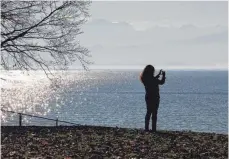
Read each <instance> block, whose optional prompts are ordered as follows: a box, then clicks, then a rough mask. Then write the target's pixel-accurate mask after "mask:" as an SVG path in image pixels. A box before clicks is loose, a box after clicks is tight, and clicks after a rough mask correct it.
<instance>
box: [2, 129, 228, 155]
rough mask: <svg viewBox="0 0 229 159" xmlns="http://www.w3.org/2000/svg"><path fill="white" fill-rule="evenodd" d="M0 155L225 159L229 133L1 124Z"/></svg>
mask: <svg viewBox="0 0 229 159" xmlns="http://www.w3.org/2000/svg"><path fill="white" fill-rule="evenodd" d="M1 157H2V158H36V159H38V158H55V159H58V158H66V159H70V158H91V159H92V158H93V159H96V158H153V159H157V158H165V159H169V158H189V159H190V158H206V159H209V158H228V136H227V135H221V134H213V133H196V132H175V131H174V132H171V131H170V132H166V131H159V132H158V133H155V134H152V133H148V132H144V131H143V130H139V129H119V128H108V127H92V126H78V127H21V128H20V127H4V126H2V127H1Z"/></svg>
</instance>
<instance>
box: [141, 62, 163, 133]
mask: <svg viewBox="0 0 229 159" xmlns="http://www.w3.org/2000/svg"><path fill="white" fill-rule="evenodd" d="M154 72H155V69H154V67H153V66H152V65H147V66H146V67H145V69H144V70H143V72H142V73H141V75H140V80H141V82H142V83H143V84H144V86H145V91H146V94H145V101H146V106H147V112H146V116H145V130H146V131H149V122H150V116H151V114H152V131H153V132H156V125H157V111H158V107H159V103H160V94H159V85H163V84H164V83H165V72H164V71H162V70H160V72H159V74H158V75H157V76H155V77H154ZM161 74H162V79H161V80H159V77H160V75H161Z"/></svg>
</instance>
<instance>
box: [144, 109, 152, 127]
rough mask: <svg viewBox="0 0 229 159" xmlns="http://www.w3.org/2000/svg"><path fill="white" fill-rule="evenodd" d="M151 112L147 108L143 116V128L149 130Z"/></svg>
mask: <svg viewBox="0 0 229 159" xmlns="http://www.w3.org/2000/svg"><path fill="white" fill-rule="evenodd" d="M151 114H152V112H151V111H150V110H149V109H148V108H147V112H146V116H145V130H146V131H148V130H149V122H150V116H151Z"/></svg>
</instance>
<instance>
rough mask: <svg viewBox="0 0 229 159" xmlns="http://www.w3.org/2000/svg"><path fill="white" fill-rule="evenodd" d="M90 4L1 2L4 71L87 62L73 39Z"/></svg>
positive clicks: (85, 64) (86, 55)
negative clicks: (77, 61)
mask: <svg viewBox="0 0 229 159" xmlns="http://www.w3.org/2000/svg"><path fill="white" fill-rule="evenodd" d="M89 5H90V2H89V1H1V66H2V68H3V69H5V70H10V69H20V70H37V69H43V70H44V71H45V73H47V71H49V72H50V70H56V69H65V68H67V66H68V65H69V64H72V63H73V62H75V61H76V60H79V61H80V63H81V64H82V66H83V67H84V68H87V65H88V64H89V63H90V61H88V60H87V58H88V57H89V56H90V54H89V51H88V49H86V48H84V47H82V46H81V45H80V43H79V41H77V40H76V38H77V35H79V34H81V33H82V31H81V30H80V27H81V25H82V24H84V23H85V22H86V20H87V18H88V17H89V14H88V7H89Z"/></svg>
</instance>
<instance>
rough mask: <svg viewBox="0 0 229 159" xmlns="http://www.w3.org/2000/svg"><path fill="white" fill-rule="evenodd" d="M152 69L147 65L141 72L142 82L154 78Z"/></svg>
mask: <svg viewBox="0 0 229 159" xmlns="http://www.w3.org/2000/svg"><path fill="white" fill-rule="evenodd" d="M154 71H155V69H154V67H153V66H152V65H147V66H146V67H145V68H144V70H143V72H142V77H141V78H142V80H143V81H144V80H145V79H149V78H153V77H154Z"/></svg>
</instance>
